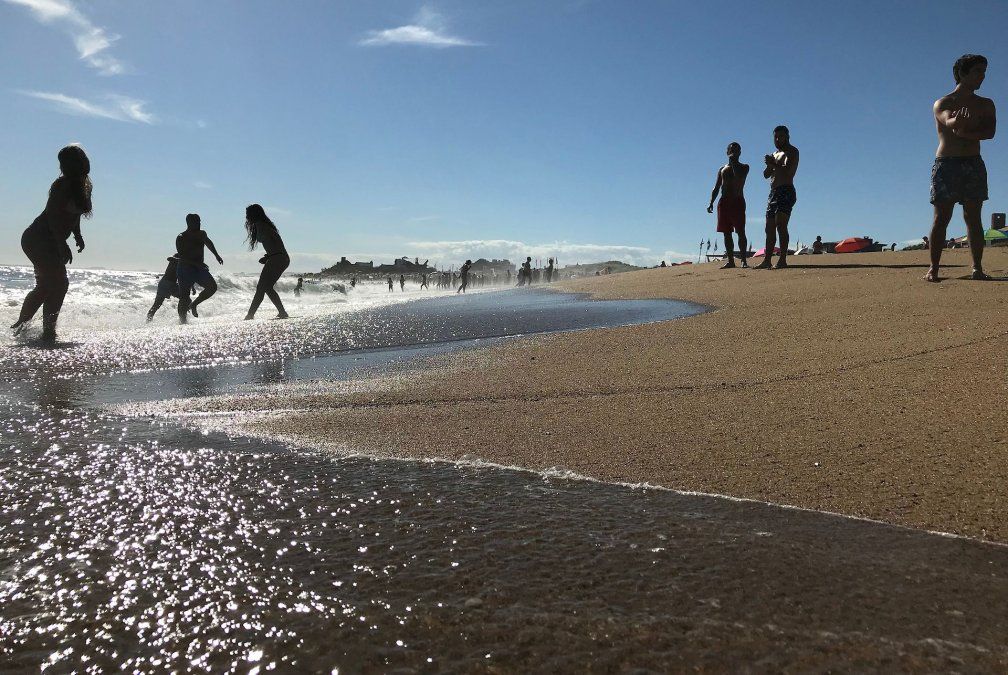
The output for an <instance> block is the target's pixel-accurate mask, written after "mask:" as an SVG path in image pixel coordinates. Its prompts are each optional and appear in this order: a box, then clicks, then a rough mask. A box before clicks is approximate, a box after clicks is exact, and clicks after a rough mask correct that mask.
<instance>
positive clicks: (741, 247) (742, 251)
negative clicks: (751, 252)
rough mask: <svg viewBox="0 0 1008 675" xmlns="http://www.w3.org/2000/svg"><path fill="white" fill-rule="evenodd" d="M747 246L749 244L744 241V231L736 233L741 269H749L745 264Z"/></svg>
mask: <svg viewBox="0 0 1008 675" xmlns="http://www.w3.org/2000/svg"><path fill="white" fill-rule="evenodd" d="M748 245H749V242H748V241H746V236H745V230H739V231H738V248H739V253H740V255H741V256H742V267H749V265H748V264H747V263H746V247H747V246H748Z"/></svg>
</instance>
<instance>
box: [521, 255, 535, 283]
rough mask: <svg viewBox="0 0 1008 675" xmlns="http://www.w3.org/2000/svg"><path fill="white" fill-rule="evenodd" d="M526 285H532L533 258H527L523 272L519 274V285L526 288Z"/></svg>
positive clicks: (523, 264)
mask: <svg viewBox="0 0 1008 675" xmlns="http://www.w3.org/2000/svg"><path fill="white" fill-rule="evenodd" d="M525 284H528V285H530V286H531V285H532V256H528V257H527V258H525V262H523V263H522V266H521V270H520V271H519V272H518V285H519V286H524V285H525Z"/></svg>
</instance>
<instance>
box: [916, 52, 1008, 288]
mask: <svg viewBox="0 0 1008 675" xmlns="http://www.w3.org/2000/svg"><path fill="white" fill-rule="evenodd" d="M986 74H987V59H986V58H984V57H983V56H980V55H979V54H966V55H964V56H962V57H960V58H959V60H957V61H956V62H955V65H953V66H952V75H953V77H955V81H956V88H955V89H954V90H953V91H952V93H950V94H947V95H946V96H943V97H941V98H940V99H938V100H937V101H935V104H934V117H935V125H936V126H937V129H938V152H937V153H936V156H935V163H934V167H933V168H932V169H931V203H932V204H933V205H934V222H933V224H932V225H931V241H932V242H943V241H945V230H946V228H947V227H948V224H949V221H950V220H952V211H953V209H954V208H955V205H956V203H957V202H958V203H959V204H962V207H963V220H964V221H966V236H967V239H968V240H969V245H970V255H971V256H972V257H973V272H972V274H971V275H970V278H972V279H974V280H977V281H987V280H989V279H990V277H989V276H987V275H986V274H984V271H983V249H984V234H983V222H982V220H981V209H982V208H983V203H984V201H985V200H986V199H987V167H986V166H985V165H984V161H983V158H982V157H981V156H980V141H986V140H989V139H991V138H994V132H995V130H996V128H997V113H996V111H995V109H994V101H992V100H990V99H989V98H984V97H982V96H977V95H976V90H977V89H979V88H980V85H981V84H983V81H984V77H985V76H986ZM942 248H943V247H942V246H941V245H940V244H933V245H931V246H930V252H931V267H930V269H928V272H927V274H926V275H925V277H924V278H925V279H926V280H927V281H938V266H939V264H940V263H941V254H942Z"/></svg>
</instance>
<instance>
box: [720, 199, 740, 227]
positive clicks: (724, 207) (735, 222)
mask: <svg viewBox="0 0 1008 675" xmlns="http://www.w3.org/2000/svg"><path fill="white" fill-rule="evenodd" d="M717 231H718V232H726V233H728V234H731V233H732V232H738V233H739V234H745V197H742V196H741V195H739V196H735V197H722V198H721V199H719V200H718V203H717Z"/></svg>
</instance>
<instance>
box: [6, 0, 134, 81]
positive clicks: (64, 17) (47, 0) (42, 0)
mask: <svg viewBox="0 0 1008 675" xmlns="http://www.w3.org/2000/svg"><path fill="white" fill-rule="evenodd" d="M3 2H6V3H8V4H11V5H19V6H21V7H27V8H28V9H29V10H31V13H32V14H33V15H34V16H35V18H36V19H38V20H39V21H41V22H42V23H45V24H52V25H57V26H59V27H61V28H62V29H63V30H64V31H66V33H68V34H69V35H70V37H71V39H72V40H73V43H74V47H76V48H77V54H78V55H79V57H80V59H81V60H82V61H84V62H85V63H87V64H88V65H89V66H91V67H92V68H94V69H96V70H97V71H98V72H99V73H101V74H102V75H120V74H122V73H124V72H126V65H125V64H124V63H123V62H122V61H120V60H119V59H117V58H115V57H114V56H112V55H111V54H108V53H106V52H107V51H108V49H109V47H111V46H112V43H114V42H115V41H116V40H118V39H119V36H118V35H115V34H112V33H109V32H108V31H107V30H105V29H104V28H102V27H101V26H96V25H95V24H94V23H92V21H91V20H90V19H89V18H88V17H87V16H85V15H84V14H83V13H82V12H81V11H80V10H79V9H77V7H76V6H75V5H74V4H73V3H72V2H70V0H3Z"/></svg>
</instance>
